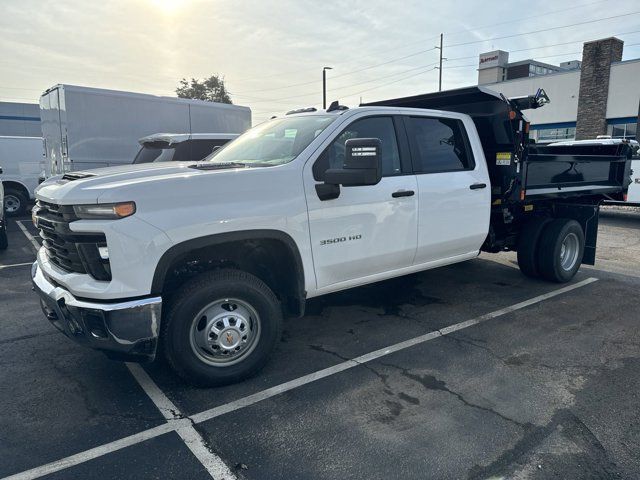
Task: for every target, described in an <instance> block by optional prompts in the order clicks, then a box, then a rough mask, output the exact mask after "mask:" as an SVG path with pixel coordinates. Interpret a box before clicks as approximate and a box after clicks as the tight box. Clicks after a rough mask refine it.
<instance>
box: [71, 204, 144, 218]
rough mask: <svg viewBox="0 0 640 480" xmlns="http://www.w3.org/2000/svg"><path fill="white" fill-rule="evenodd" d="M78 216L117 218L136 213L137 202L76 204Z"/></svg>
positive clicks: (74, 208) (75, 209) (75, 208)
mask: <svg viewBox="0 0 640 480" xmlns="http://www.w3.org/2000/svg"><path fill="white" fill-rule="evenodd" d="M73 210H74V212H75V213H76V215H77V217H78V218H81V219H84V220H116V219H118V218H125V217H129V216H131V215H133V214H134V213H136V204H135V202H122V203H102V204H96V205H74V207H73Z"/></svg>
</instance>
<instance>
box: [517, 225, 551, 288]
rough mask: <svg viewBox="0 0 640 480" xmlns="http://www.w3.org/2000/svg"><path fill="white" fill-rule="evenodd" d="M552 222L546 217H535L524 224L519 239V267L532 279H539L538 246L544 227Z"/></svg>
mask: <svg viewBox="0 0 640 480" xmlns="http://www.w3.org/2000/svg"><path fill="white" fill-rule="evenodd" d="M550 221H551V219H550V218H546V217H534V218H531V219H530V220H529V221H527V223H525V224H524V226H523V227H522V230H521V231H520V236H519V237H518V267H520V271H521V272H522V273H523V274H524V275H526V276H527V277H531V278H538V277H539V276H540V272H539V271H538V245H539V243H540V236H541V235H542V231H543V230H544V227H545V226H546V225H547V224H548V223H549V222H550Z"/></svg>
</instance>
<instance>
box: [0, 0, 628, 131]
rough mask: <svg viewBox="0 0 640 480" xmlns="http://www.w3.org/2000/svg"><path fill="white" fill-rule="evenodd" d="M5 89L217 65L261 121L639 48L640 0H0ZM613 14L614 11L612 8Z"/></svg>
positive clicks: (213, 70) (26, 90)
mask: <svg viewBox="0 0 640 480" xmlns="http://www.w3.org/2000/svg"><path fill="white" fill-rule="evenodd" d="M0 8H1V11H2V14H1V15H0V101H16V102H32V103H37V101H38V98H39V96H40V94H41V93H42V91H44V90H45V89H46V88H48V87H50V86H52V85H55V84H58V83H66V84H74V85H84V86H91V87H99V88H108V89H114V90H127V91H134V92H142V93H150V94H155V95H167V96H174V95H175V88H176V86H177V84H178V82H179V80H180V79H181V78H183V77H186V78H191V77H195V78H204V77H206V76H209V75H211V74H219V75H222V76H223V77H224V79H225V84H226V86H227V88H228V90H229V91H230V92H231V97H232V100H233V102H234V103H236V104H239V105H246V106H249V107H251V109H252V112H253V123H254V124H257V123H260V122H261V121H263V120H265V119H267V118H269V117H271V116H272V115H279V114H282V113H283V112H286V111H287V110H290V109H294V108H301V107H307V106H315V107H321V104H322V69H323V67H325V66H326V67H332V70H328V71H327V85H328V92H327V98H328V101H329V102H330V101H333V100H339V101H340V103H341V104H344V105H348V106H354V105H357V104H359V103H360V101H361V100H362V101H365V102H368V101H375V100H382V99H385V98H393V97H398V96H407V95H416V94H420V93H427V92H431V91H436V90H437V89H438V73H439V71H438V70H437V69H434V67H436V66H437V64H438V60H439V50H438V49H437V48H435V47H436V46H437V45H438V44H439V41H440V34H441V33H443V34H444V48H443V56H444V57H445V58H446V60H445V61H444V62H443V65H444V68H443V70H442V77H443V79H442V82H443V89H451V88H457V87H463V86H468V85H474V84H476V83H477V71H476V69H477V64H478V55H479V54H480V53H483V52H488V51H491V50H496V49H502V50H506V51H509V52H510V57H509V60H510V61H518V60H524V59H527V58H535V59H538V60H540V61H543V62H547V63H552V64H558V63H559V62H562V61H567V60H573V59H580V58H581V50H582V43H583V42H584V41H589V40H595V39H598V38H605V37H609V36H614V35H615V36H617V37H618V38H620V39H622V40H624V42H625V49H624V56H623V59H625V60H627V59H632V58H640V4H639V3H638V2H637V0H617V1H615V2H614V1H610V0H604V1H603V0H600V1H594V0H576V1H575V2H573V1H558V0H538V1H536V2H524V1H520V0H511V1H509V2H506V1H472V0H454V1H449V2H446V1H445V2H432V1H417V0H413V1H400V2H398V1H395V2H393V1H382V0H363V1H361V0H351V1H331V0H313V1H311V0H279V1H268V0H233V1H232V0H101V1H95V0H56V1H50V0H0ZM609 17H615V18H609Z"/></svg>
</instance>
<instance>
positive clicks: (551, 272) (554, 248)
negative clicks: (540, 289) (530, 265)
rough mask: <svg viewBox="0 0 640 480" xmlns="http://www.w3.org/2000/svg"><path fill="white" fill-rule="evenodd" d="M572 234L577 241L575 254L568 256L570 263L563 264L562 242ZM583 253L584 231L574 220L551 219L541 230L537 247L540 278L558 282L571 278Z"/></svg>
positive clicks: (578, 265) (580, 261)
mask: <svg viewBox="0 0 640 480" xmlns="http://www.w3.org/2000/svg"><path fill="white" fill-rule="evenodd" d="M571 236H574V238H575V240H576V242H577V251H576V253H575V256H570V257H571V259H572V262H567V263H570V265H566V264H565V265H563V258H562V256H561V252H562V249H563V243H564V242H565V240H567V241H568V238H569V237H571ZM583 255H584V232H583V231H582V227H581V226H580V224H579V223H578V222H576V221H575V220H569V219H566V218H558V219H555V220H552V221H551V222H549V223H548V224H547V226H546V227H545V228H544V230H543V231H542V236H541V237H540V245H539V247H538V270H539V272H540V275H541V276H542V278H544V279H546V280H549V281H552V282H558V283H565V282H568V281H569V280H571V279H572V278H573V277H574V276H575V274H576V273H577V271H578V269H579V268H580V265H581V264H582V257H583Z"/></svg>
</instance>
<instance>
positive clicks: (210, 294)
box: [161, 270, 282, 386]
mask: <svg viewBox="0 0 640 480" xmlns="http://www.w3.org/2000/svg"><path fill="white" fill-rule="evenodd" d="M281 324H282V311H281V307H280V302H279V301H278V299H277V298H276V296H275V294H274V293H273V292H272V291H271V290H270V289H269V287H268V286H267V285H266V284H265V283H264V282H262V281H261V280H260V279H258V278H257V277H255V276H253V275H251V274H249V273H246V272H242V271H238V270H218V271H213V272H207V273H204V274H202V275H200V276H198V277H196V278H194V279H193V280H191V281H189V282H188V283H186V284H185V285H184V286H183V287H182V288H181V289H180V290H179V291H178V292H177V293H176V295H175V296H174V297H173V300H172V302H171V305H170V306H169V310H168V313H167V315H166V316H165V318H164V319H163V322H162V335H161V336H162V342H163V347H164V353H165V357H166V359H167V360H168V362H169V364H170V365H171V366H172V368H173V369H174V370H175V371H176V373H178V375H180V376H181V377H182V378H184V379H185V380H187V381H189V382H191V383H193V384H195V385H199V386H216V385H225V384H229V383H234V382H238V381H240V380H243V379H245V378H247V377H249V376H251V375H253V374H255V373H257V372H258V371H259V370H260V369H261V368H262V367H264V365H265V364H266V362H267V360H268V358H269V356H270V355H271V352H272V351H273V350H274V348H275V346H276V344H277V341H278V338H279V336H280V329H281Z"/></svg>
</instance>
